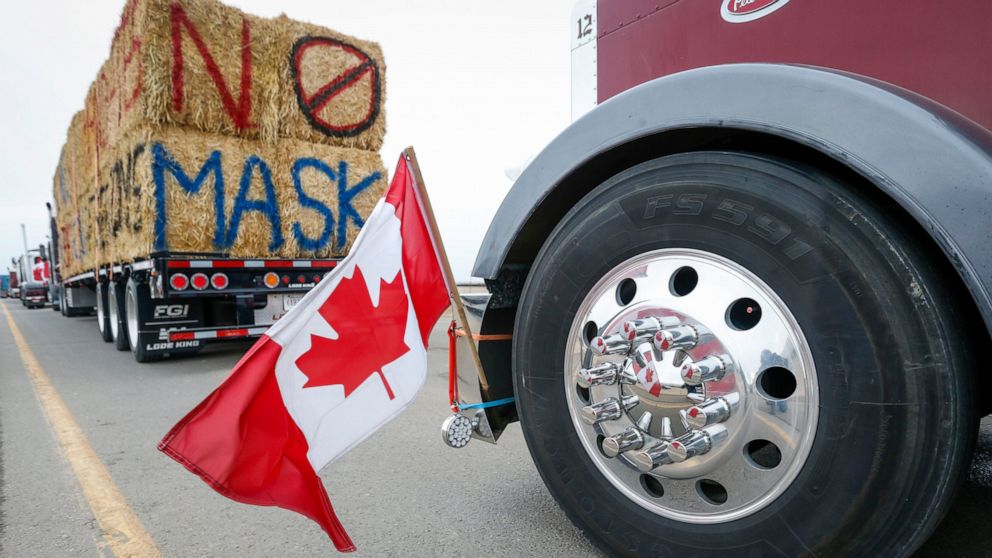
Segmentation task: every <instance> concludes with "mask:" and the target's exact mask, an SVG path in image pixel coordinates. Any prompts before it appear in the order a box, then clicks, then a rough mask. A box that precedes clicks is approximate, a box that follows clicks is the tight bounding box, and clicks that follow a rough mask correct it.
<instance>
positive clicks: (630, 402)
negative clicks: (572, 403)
mask: <svg viewBox="0 0 992 558" xmlns="http://www.w3.org/2000/svg"><path fill="white" fill-rule="evenodd" d="M640 402H641V400H640V399H639V398H638V397H637V396H636V395H628V396H626V397H624V398H623V399H617V398H616V397H611V398H609V399H607V400H606V401H601V402H599V403H595V404H593V405H587V406H585V407H583V408H582V412H581V414H582V420H584V421H585V422H586V424H590V425H592V424H598V423H600V422H603V421H606V420H617V419H618V418H620V417H621V416H623V413H624V411H629V410H631V409H633V408H634V407H636V406H637V404H638V403H640Z"/></svg>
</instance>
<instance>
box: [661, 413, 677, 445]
mask: <svg viewBox="0 0 992 558" xmlns="http://www.w3.org/2000/svg"><path fill="white" fill-rule="evenodd" d="M661 437H662V439H664V440H671V439H672V438H674V437H675V434H673V433H672V419H670V418H668V417H661Z"/></svg>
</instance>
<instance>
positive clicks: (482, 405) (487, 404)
mask: <svg viewBox="0 0 992 558" xmlns="http://www.w3.org/2000/svg"><path fill="white" fill-rule="evenodd" d="M515 399H516V398H514V397H504V398H503V399H497V400H496V401H486V402H485V403H465V404H463V405H458V409H459V410H461V411H464V410H465V409H488V408H490V407H499V406H500V405H506V404H507V403H513V402H514V401H515Z"/></svg>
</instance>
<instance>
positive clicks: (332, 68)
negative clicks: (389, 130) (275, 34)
mask: <svg viewBox="0 0 992 558" xmlns="http://www.w3.org/2000/svg"><path fill="white" fill-rule="evenodd" d="M277 22H278V26H279V28H280V31H281V34H282V43H281V45H280V48H279V49H278V56H277V58H276V60H275V61H274V63H275V64H276V65H277V67H278V72H277V74H278V76H279V77H280V82H281V84H283V85H284V86H285V87H287V88H288V91H283V92H282V93H281V94H280V95H279V96H278V99H279V103H280V104H279V107H278V109H279V122H280V124H281V127H280V129H279V135H280V136H283V137H294V138H298V139H303V140H306V141H310V142H316V143H326V142H328V141H332V142H333V143H334V144H335V145H344V146H349V147H356V148H359V149H370V150H375V151H378V150H379V149H380V148H381V147H382V138H383V137H384V136H385V134H386V115H385V101H386V86H385V75H386V65H385V60H384V59H383V56H382V50H381V49H380V48H379V45H378V44H376V43H371V42H367V41H359V40H356V39H354V38H351V37H348V36H346V35H342V34H340V33H336V32H334V31H331V30H330V29H327V28H325V27H320V26H317V25H313V24H310V23H304V22H301V21H294V20H291V19H289V18H287V17H285V16H283V17H280V18H278V19H277ZM285 53H289V55H288V56H286V55H285Z"/></svg>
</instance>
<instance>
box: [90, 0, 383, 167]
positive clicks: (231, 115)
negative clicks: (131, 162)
mask: <svg viewBox="0 0 992 558" xmlns="http://www.w3.org/2000/svg"><path fill="white" fill-rule="evenodd" d="M301 41H302V42H301ZM294 53H295V54H296V55H297V57H296V58H295V59H293V57H294ZM291 59H293V60H291ZM294 60H295V61H294ZM384 71H385V65H384V63H383V60H382V53H381V50H380V49H379V46H378V45H376V44H375V43H370V42H366V41H360V40H357V39H354V38H351V37H347V36H345V35H342V34H339V33H336V32H334V31H331V30H329V29H326V28H323V27H318V26H315V25H309V24H302V23H298V22H294V21H292V20H290V19H288V18H286V17H284V16H282V17H279V18H276V19H265V18H259V17H255V16H251V15H247V14H245V13H243V12H241V11H240V10H237V9H234V8H230V7H227V6H224V5H223V4H221V3H220V2H217V1H215V0H129V2H128V3H127V4H126V5H125V7H124V11H123V13H122V15H121V24H120V26H119V27H118V30H117V32H116V33H115V35H114V40H113V43H112V45H111V53H110V57H109V58H108V60H107V62H106V63H105V64H104V67H103V68H102V69H101V71H100V73H99V75H98V77H97V79H96V80H95V81H94V83H93V86H92V87H91V94H90V95H89V96H88V101H87V102H88V105H89V104H90V103H92V104H93V105H94V106H93V107H89V106H88V109H87V110H88V111H89V112H91V113H93V114H95V115H96V116H97V119H96V123H97V124H98V130H97V134H96V135H97V138H98V139H99V140H100V141H99V142H98V143H97V146H98V149H105V148H106V147H107V146H109V145H113V144H115V143H117V142H118V141H120V140H121V139H122V138H124V137H125V136H126V135H127V134H128V133H129V132H130V131H131V130H133V129H136V128H138V127H143V126H179V127H187V128H192V129H196V130H199V131H204V132H210V133H220V134H227V135H236V136H239V137H244V138H251V139H261V140H262V141H266V142H270V143H274V142H275V141H277V140H278V139H280V138H296V139H301V140H305V141H309V142H314V143H324V144H328V145H336V146H343V147H355V148H360V149H370V150H378V149H379V148H380V147H381V146H382V140H383V136H384V135H385V114H384V113H383V111H382V102H383V99H384V91H385V84H384V80H385V74H384ZM352 74H354V75H352ZM342 76H343V77H342ZM336 78H342V79H340V80H338V81H335V79H336Z"/></svg>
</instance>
